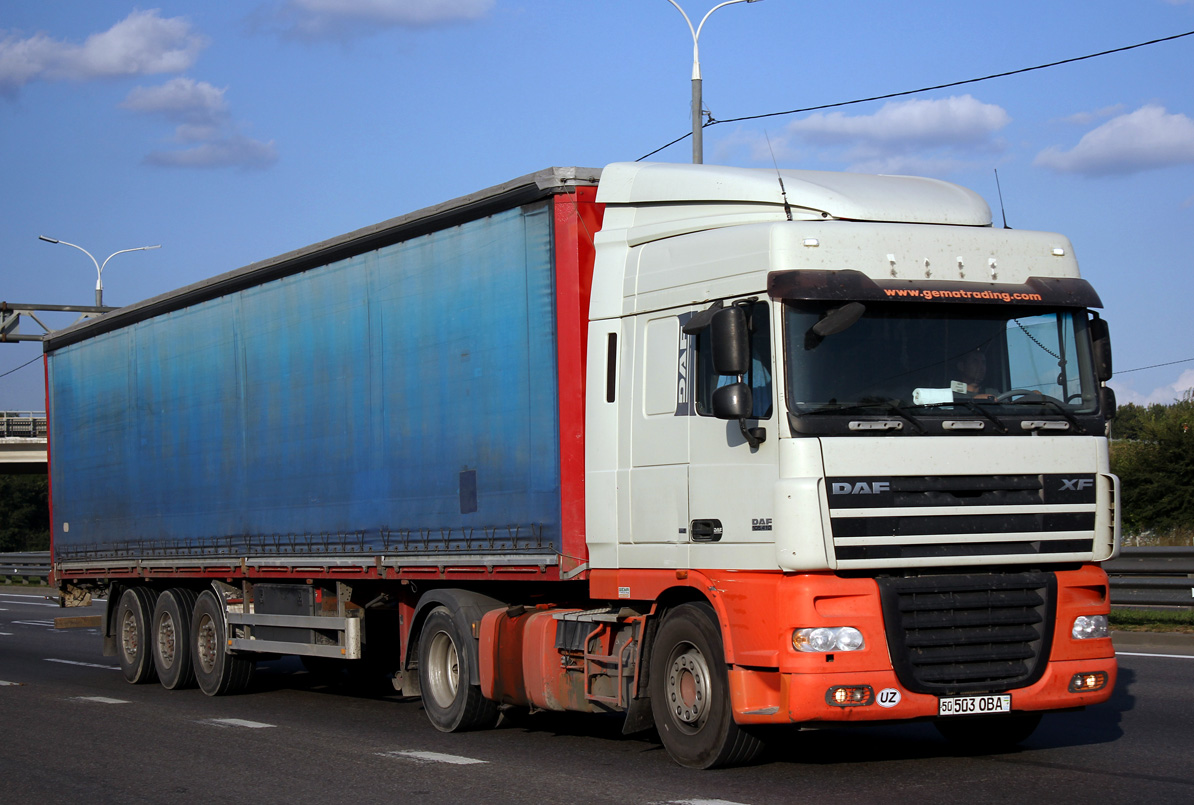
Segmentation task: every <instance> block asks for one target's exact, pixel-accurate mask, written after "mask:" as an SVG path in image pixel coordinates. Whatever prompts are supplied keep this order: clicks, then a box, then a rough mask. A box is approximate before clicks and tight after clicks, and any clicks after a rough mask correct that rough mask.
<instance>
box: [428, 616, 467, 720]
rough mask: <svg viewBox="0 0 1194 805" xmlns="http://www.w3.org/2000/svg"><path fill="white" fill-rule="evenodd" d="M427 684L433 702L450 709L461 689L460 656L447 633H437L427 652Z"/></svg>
mask: <svg viewBox="0 0 1194 805" xmlns="http://www.w3.org/2000/svg"><path fill="white" fill-rule="evenodd" d="M427 660H428V665H429V667H428V669H427V682H428V683H429V684H428V687H429V688H430V693H431V698H432V700H433V701H434V702H435V703H436V704H437V705H439V706H440V707H444V708H447V707H450V706H451V705H452V702H454V701H456V692H457V691H458V690H459V689H460V655H459V654H458V653H457V651H456V644H455V643H454V642H452V637H451V635H449V634H448V633H447V632H436V633H435V636H434V637H432V638H431V648H430V650H429V651H428V652H427Z"/></svg>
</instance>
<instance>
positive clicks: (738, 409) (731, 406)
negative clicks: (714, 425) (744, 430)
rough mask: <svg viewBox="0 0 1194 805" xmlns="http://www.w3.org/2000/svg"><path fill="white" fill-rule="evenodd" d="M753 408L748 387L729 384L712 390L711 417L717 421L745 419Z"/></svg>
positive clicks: (752, 400)
mask: <svg viewBox="0 0 1194 805" xmlns="http://www.w3.org/2000/svg"><path fill="white" fill-rule="evenodd" d="M753 407H754V398H753V396H752V395H751V392H750V386H748V385H746V384H745V383H730V384H729V385H726V386H722V387H721V388H718V389H714V390H713V416H715V417H717V418H718V419H745V418H746V417H748V416H750V414H751V410H752V409H753Z"/></svg>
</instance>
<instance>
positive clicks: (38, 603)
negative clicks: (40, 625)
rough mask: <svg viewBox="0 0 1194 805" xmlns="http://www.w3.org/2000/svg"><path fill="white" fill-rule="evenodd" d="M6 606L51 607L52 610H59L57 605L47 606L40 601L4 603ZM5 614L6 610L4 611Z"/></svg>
mask: <svg viewBox="0 0 1194 805" xmlns="http://www.w3.org/2000/svg"><path fill="white" fill-rule="evenodd" d="M4 603H6V604H20V605H21V606H23V607H53V608H54V609H61V607H60V606H58V605H57V604H47V603H44V602H42V601H5V602H4ZM4 611H5V612H7V611H8V610H7V609H6V610H4Z"/></svg>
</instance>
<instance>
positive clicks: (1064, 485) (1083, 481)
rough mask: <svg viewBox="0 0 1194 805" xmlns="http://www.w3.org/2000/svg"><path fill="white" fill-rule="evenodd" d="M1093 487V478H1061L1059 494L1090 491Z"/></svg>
mask: <svg viewBox="0 0 1194 805" xmlns="http://www.w3.org/2000/svg"><path fill="white" fill-rule="evenodd" d="M1092 486H1094V479H1093V478H1069V479H1066V478H1062V479H1061V489H1060V490H1059V491H1061V492H1081V491H1082V490H1083V489H1090V488H1091V487H1092Z"/></svg>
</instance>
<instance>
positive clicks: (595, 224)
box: [554, 187, 605, 574]
mask: <svg viewBox="0 0 1194 805" xmlns="http://www.w3.org/2000/svg"><path fill="white" fill-rule="evenodd" d="M596 196H597V189H596V188H594V187H579V188H577V189H576V192H575V193H564V194H561V195H557V196H555V199H554V202H555V204H554V206H555V210H554V218H555V220H554V231H555V262H556V333H557V342H556V353H557V358H556V359H557V362H558V372H557V376H558V383H559V400H560V532H561V535H562V549H561V553H562V556H561V557H560V572H561V574H566V573H567V572H568V571H570V570H573V569H574V568H576V567H577V566H579V565H582V564H584V563H585V562H587V561H588V557H589V554H588V547H587V545H586V544H585V357H586V341H585V339H586V336H587V331H588V322H589V294H590V291H591V290H592V287H593V260H594V256H595V252H594V249H593V235H594V234H595V233H596V232H597V230H599V229H600V228H601V219H602V213H603V211H604V209H605V208H604V205H601V204H597V203H596Z"/></svg>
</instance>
